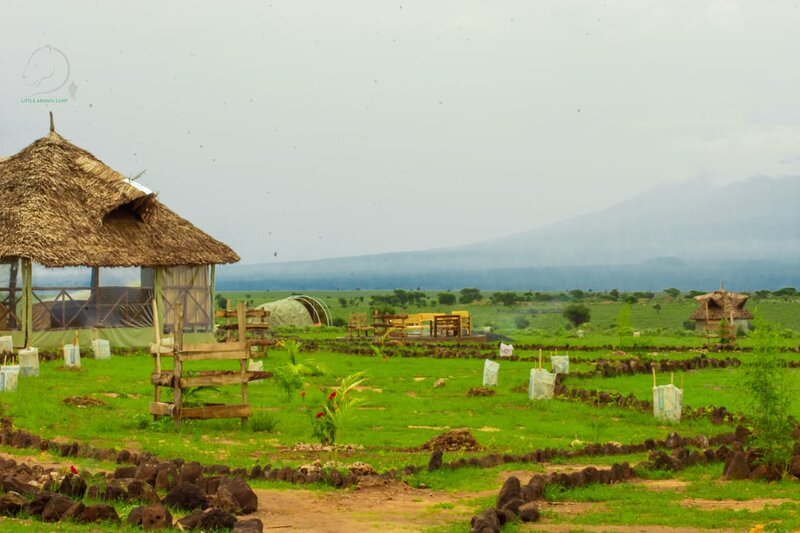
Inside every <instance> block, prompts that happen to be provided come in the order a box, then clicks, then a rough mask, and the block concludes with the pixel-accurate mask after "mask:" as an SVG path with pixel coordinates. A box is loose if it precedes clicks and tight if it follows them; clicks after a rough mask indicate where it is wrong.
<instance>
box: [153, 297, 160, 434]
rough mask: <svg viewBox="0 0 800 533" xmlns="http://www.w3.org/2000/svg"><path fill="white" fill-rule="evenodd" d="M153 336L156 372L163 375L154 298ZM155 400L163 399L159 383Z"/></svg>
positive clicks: (156, 306)
mask: <svg viewBox="0 0 800 533" xmlns="http://www.w3.org/2000/svg"><path fill="white" fill-rule="evenodd" d="M153 337H154V340H155V345H156V371H155V373H156V374H158V375H159V376H160V375H161V328H160V327H159V322H158V304H156V299H155V298H153ZM153 401H154V402H156V403H158V402H160V401H161V386H160V385H158V384H154V385H153ZM160 418H161V416H160V415H153V420H158V419H160Z"/></svg>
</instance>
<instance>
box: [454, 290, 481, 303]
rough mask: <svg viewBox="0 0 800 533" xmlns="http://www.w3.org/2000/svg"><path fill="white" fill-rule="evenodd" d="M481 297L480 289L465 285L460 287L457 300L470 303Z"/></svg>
mask: <svg viewBox="0 0 800 533" xmlns="http://www.w3.org/2000/svg"><path fill="white" fill-rule="evenodd" d="M482 299H483V295H482V294H481V290H480V289H476V288H472V287H467V288H464V289H461V292H460V296H459V298H458V301H459V302H461V303H462V304H471V303H472V302H479V301H481V300H482Z"/></svg>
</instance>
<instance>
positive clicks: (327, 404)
mask: <svg viewBox="0 0 800 533" xmlns="http://www.w3.org/2000/svg"><path fill="white" fill-rule="evenodd" d="M365 380H366V378H365V377H364V372H363V371H362V372H356V373H355V374H351V375H349V376H347V377H344V378H342V381H341V383H340V384H339V386H338V387H336V388H335V389H334V390H333V391H332V392H331V393H330V394H327V395H326V398H325V401H324V403H323V405H322V409H321V410H319V411H316V412H315V413H313V414H312V418H311V434H312V436H313V437H314V438H315V439H318V440H319V442H320V444H322V445H328V444H335V443H336V435H337V434H338V433H339V431H340V430H341V429H342V426H343V425H344V424H345V423H346V421H347V420H348V419H349V418H350V416H351V415H352V413H351V412H352V410H353V409H354V408H355V407H357V406H358V405H360V404H361V403H363V400H362V399H361V398H356V397H354V396H353V394H354V393H355V392H356V387H358V386H359V385H361V384H362V383H363V382H364V381H365ZM320 391H321V392H322V393H323V394H325V392H324V390H323V389H320Z"/></svg>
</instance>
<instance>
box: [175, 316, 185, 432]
mask: <svg viewBox="0 0 800 533" xmlns="http://www.w3.org/2000/svg"><path fill="white" fill-rule="evenodd" d="M174 312H175V327H174V330H173V333H174V335H175V342H174V346H173V357H172V359H173V363H172V375H173V378H172V379H173V382H172V391H173V400H172V403H173V407H172V418H173V419H174V420H175V425H176V426H179V425H180V424H181V402H182V398H181V392H182V391H181V370H182V367H183V364H182V363H181V350H182V349H183V304H181V303H176V304H175V307H174Z"/></svg>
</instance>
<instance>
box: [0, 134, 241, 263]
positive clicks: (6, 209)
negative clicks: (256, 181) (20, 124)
mask: <svg viewBox="0 0 800 533" xmlns="http://www.w3.org/2000/svg"><path fill="white" fill-rule="evenodd" d="M8 256H18V257H28V258H30V259H32V260H33V261H35V262H37V263H40V264H42V265H45V266H47V267H65V266H105V267H112V266H173V265H204V264H221V263H234V262H236V261H238V260H239V256H237V255H236V253H235V252H234V251H233V250H231V249H230V248H229V247H228V246H227V245H225V244H223V243H221V242H219V241H217V240H215V239H213V238H211V237H210V236H208V235H207V234H206V233H204V232H202V231H201V230H199V229H198V228H196V227H195V226H193V225H192V224H190V223H189V222H188V221H186V220H184V219H183V218H181V217H179V216H178V215H176V214H175V213H174V212H172V211H171V210H170V209H168V208H167V207H166V206H164V204H162V203H161V202H159V201H158V199H157V198H156V195H155V194H154V193H152V192H150V191H149V190H147V189H145V188H144V187H141V186H138V185H137V184H135V182H133V183H131V182H130V181H129V180H128V179H127V178H126V177H125V176H123V175H122V174H120V173H119V172H117V171H115V170H114V169H112V168H110V167H108V166H106V165H105V164H103V162H102V161H100V160H98V159H97V158H95V157H94V156H93V155H92V154H90V153H89V152H87V151H86V150H83V149H82V148H78V147H77V146H75V145H74V144H72V143H70V142H69V141H67V140H66V139H64V138H63V137H61V136H60V135H59V134H58V133H56V132H55V131H53V130H52V127H51V131H50V134H49V135H48V136H47V137H43V138H41V139H39V140H37V141H35V142H34V143H33V144H31V145H30V146H28V147H26V148H25V149H23V150H22V151H21V152H19V153H18V154H16V155H13V156H11V157H6V158H0V257H8Z"/></svg>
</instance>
